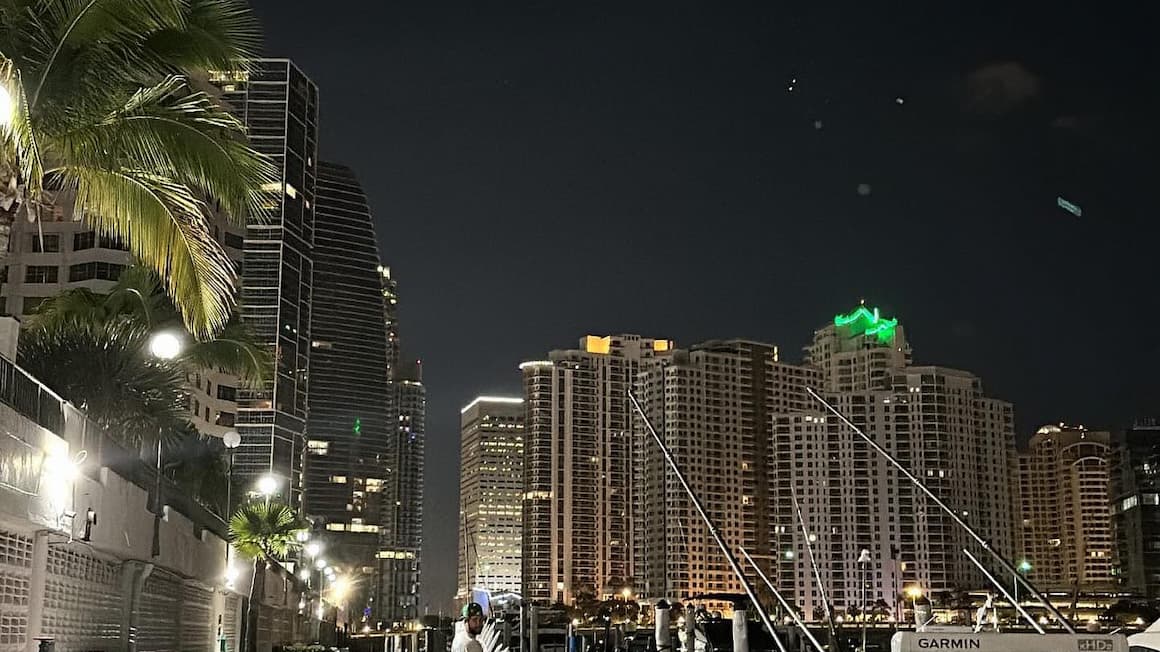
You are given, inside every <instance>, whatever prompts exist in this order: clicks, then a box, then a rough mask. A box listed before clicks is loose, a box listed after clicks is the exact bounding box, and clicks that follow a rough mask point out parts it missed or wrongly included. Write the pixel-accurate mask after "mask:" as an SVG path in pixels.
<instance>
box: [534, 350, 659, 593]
mask: <svg viewBox="0 0 1160 652" xmlns="http://www.w3.org/2000/svg"><path fill="white" fill-rule="evenodd" d="M671 348H672V342H671V341H669V340H659V339H658V340H654V339H650V338H642V337H640V336H639V335H610V336H606V337H598V336H595V335H589V336H587V337H585V338H582V339H581V340H580V348H578V349H573V350H560V351H552V352H551V353H550V354H549V356H548V360H538V361H530V362H524V363H523V364H521V365H520V369H521V370H522V371H523V378H524V400H525V402H526V405H527V422H526V423H525V425H524V428H525V430H524V432H525V438H524V451H525V453H524V459H525V465H524V491H525V494H524V495H525V498H524V532H525V536H524V543H523V552H522V566H523V568H522V571H521V575H522V577H523V596H524V598H525V599H527V600H549V601H553V602H554V601H563V602H565V603H569V604H571V603H573V602H574V601H575V600H576V598H577V596H579V595H583V594H588V595H593V596H600V595H609V594H618V593H620V592H621V591H622V590H623V589H624V588H626V586H627V587H628V588H629V589H630V590H638V589H637V588H636V587H635V584H636V578H635V577H634V573H635V570H634V564H633V552H634V551H633V541H632V539H633V534H634V532H633V530H634V513H633V510H634V509H636V508H637V506H636V504H635V497H634V496H633V482H632V478H633V477H634V474H635V473H636V471H635V468H634V464H633V461H634V455H636V454H638V453H639V448H637V447H635V446H634V440H633V437H632V427H633V426H632V422H633V417H632V408H631V405H630V403H629V400H628V391H629V390H630V389H631V388H632V386H633V382H634V379H635V378H636V375H637V374H638V373H639V372H640V371H642V370H643V369H645V368H647V366H648V365H650V364H652V363H653V362H655V361H656V360H657V359H658V358H661V357H665V356H668V355H669V351H670V349H671ZM630 584H631V586H630Z"/></svg>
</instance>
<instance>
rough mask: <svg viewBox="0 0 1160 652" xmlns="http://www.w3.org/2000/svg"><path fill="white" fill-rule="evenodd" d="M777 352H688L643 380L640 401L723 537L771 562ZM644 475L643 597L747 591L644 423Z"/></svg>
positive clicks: (724, 348) (734, 347)
mask: <svg viewBox="0 0 1160 652" xmlns="http://www.w3.org/2000/svg"><path fill="white" fill-rule="evenodd" d="M777 360H778V350H777V347H776V346H773V345H770V344H763V343H759V342H750V341H746V340H728V341H714V342H706V343H704V344H699V345H696V346H693V347H691V348H690V349H689V350H687V351H685V350H678V351H676V352H675V353H673V355H672V356H670V357H668V358H665V359H663V360H661V361H660V362H659V363H658V364H656V365H653V366H652V367H651V368H648V369H645V370H643V371H642V372H641V373H640V375H639V376H638V383H637V385H638V387H637V394H638V398H639V399H640V401H641V404H642V407H643V409H644V410H645V412H646V414H648V415H649V420H650V421H651V422H652V424H653V426H654V427H655V428H656V429H657V432H658V434H660V435H661V436H662V438H663V439H664V440H665V444H666V446H668V448H669V449H670V450H671V451H672V453H673V455H674V457H675V458H676V459H677V461H678V463H679V464H680V466H681V470H682V472H683V473H684V475H685V476H686V478H687V479H688V481H689V482H690V484H691V485H692V487H693V490H694V491H695V492H696V493H697V495H698V496H699V497H700V499H701V501H702V502H703V503H704V504H706V505H710V506H711V508H710V511H711V512H712V514H713V516H714V518H715V519H717V526H718V529H719V531H720V532H721V535H722V536H723V537H724V538H725V540H726V541H728V542H730V543H731V544H732V545H734V546H738V545H740V546H744V547H745V549H746V550H747V551H748V552H749V553H750V554H752V555H753V556H754V557H755V558H757V559H768V558H769V556H770V555H771V554H772V551H771V545H772V543H773V537H772V535H771V525H772V523H771V521H770V516H771V513H772V512H771V502H770V500H769V496H770V495H771V494H770V479H771V478H772V477H773V471H774V468H773V466H772V464H773V462H774V457H773V454H772V451H771V450H770V445H771V443H772V441H773V437H772V425H773V421H772V418H771V415H770V409H771V407H772V403H771V400H770V399H771V397H772V396H773V395H774V391H773V388H772V386H771V383H772V382H773V375H772V374H771V373H770V371H771V370H772V366H773V365H774V364H775V363H777ZM636 432H637V438H638V440H639V444H640V446H641V449H642V452H641V454H640V455H639V456H638V460H639V461H640V465H641V467H642V471H643V473H642V474H641V475H639V476H638V477H639V478H640V479H641V482H642V485H641V486H640V488H639V489H638V491H637V495H638V496H640V503H641V505H642V509H641V512H642V514H641V516H640V518H639V519H638V523H639V527H638V532H639V534H638V536H637V537H636V544H637V547H638V548H640V552H639V553H638V555H637V556H638V558H639V559H641V560H642V562H641V564H639V566H640V568H638V573H639V576H640V579H641V582H640V584H641V586H640V587H638V590H639V591H640V593H641V594H642V595H644V596H648V597H668V598H678V597H683V596H687V595H690V594H696V593H707V592H714V593H720V592H732V593H736V592H739V591H741V586H740V583H739V582H738V581H737V579H736V577H735V576H734V575H733V572H732V570H731V569H730V567H729V565H728V563H726V561H725V559H724V557H723V556H722V555H721V554H720V550H719V549H718V547H717V544H716V542H715V541H714V540H713V538H712V537H711V536H710V534H709V531H708V529H707V528H706V527H705V524H704V523H703V521H702V520H701V517H700V516H699V515H698V514H697V512H696V510H695V509H694V507H693V505H692V502H691V501H690V500H689V498H688V495H687V494H686V492H685V491H684V489H683V488H682V487H681V485H680V484H679V483H678V482H677V480H676V476H675V475H674V474H673V473H672V471H671V470H670V468H669V466H668V464H667V463H666V462H665V459H664V456H663V454H662V453H661V451H660V448H659V447H658V446H656V445H655V443H654V442H653V441H652V439H651V436H650V435H648V433H647V431H646V430H645V429H644V427H643V424H642V423H638V424H636Z"/></svg>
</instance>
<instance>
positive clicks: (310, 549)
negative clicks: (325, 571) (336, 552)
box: [302, 541, 322, 557]
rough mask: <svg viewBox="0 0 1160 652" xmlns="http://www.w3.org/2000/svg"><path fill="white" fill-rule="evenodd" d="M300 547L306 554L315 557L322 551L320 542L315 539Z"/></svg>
mask: <svg viewBox="0 0 1160 652" xmlns="http://www.w3.org/2000/svg"><path fill="white" fill-rule="evenodd" d="M302 549H303V550H305V551H306V554H307V555H309V556H310V557H317V556H318V553H320V552H322V544H321V543H319V542H317V541H311V542H310V543H308V544H306V545H305V546H304V547H303V548H302Z"/></svg>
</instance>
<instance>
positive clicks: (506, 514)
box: [458, 396, 524, 598]
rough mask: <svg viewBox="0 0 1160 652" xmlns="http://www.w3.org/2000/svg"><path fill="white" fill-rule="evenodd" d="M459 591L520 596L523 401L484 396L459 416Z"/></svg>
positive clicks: (464, 593) (469, 593)
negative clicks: (481, 590)
mask: <svg viewBox="0 0 1160 652" xmlns="http://www.w3.org/2000/svg"><path fill="white" fill-rule="evenodd" d="M459 426H460V430H459V432H460V440H459V513H460V516H459V591H458V595H459V596H460V597H464V598H465V597H467V596H470V595H471V590H472V589H473V588H477V587H481V588H485V589H487V590H488V591H490V592H491V593H492V594H497V593H519V592H520V590H521V587H520V545H521V542H522V539H521V535H522V533H523V498H524V400H523V399H522V398H513V397H506V396H480V397H477V398H476V399H475V400H473V401H472V402H470V403H468V404H467V405H466V406H465V407H464V408H463V409H462V410H460V411H459Z"/></svg>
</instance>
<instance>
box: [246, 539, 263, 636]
mask: <svg viewBox="0 0 1160 652" xmlns="http://www.w3.org/2000/svg"><path fill="white" fill-rule="evenodd" d="M265 594H266V560H265V559H263V558H262V557H261V555H259V556H257V557H255V558H254V576H253V577H252V578H251V579H250V601H249V604H247V605H246V646H245V652H258V610H259V609H261V606H262V597H263V596H264V595H265Z"/></svg>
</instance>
